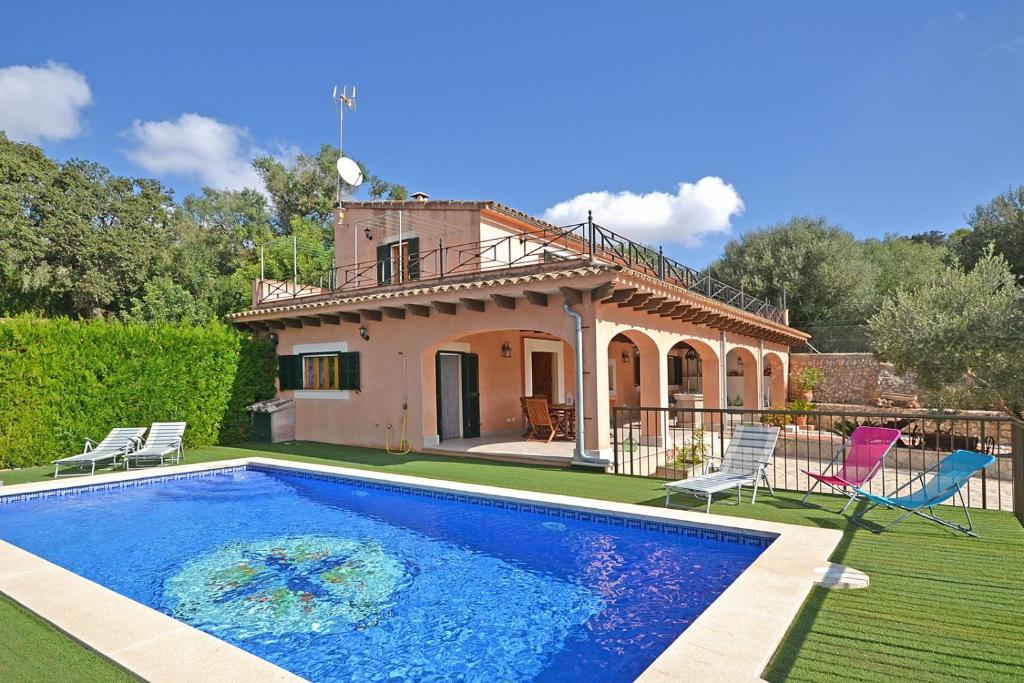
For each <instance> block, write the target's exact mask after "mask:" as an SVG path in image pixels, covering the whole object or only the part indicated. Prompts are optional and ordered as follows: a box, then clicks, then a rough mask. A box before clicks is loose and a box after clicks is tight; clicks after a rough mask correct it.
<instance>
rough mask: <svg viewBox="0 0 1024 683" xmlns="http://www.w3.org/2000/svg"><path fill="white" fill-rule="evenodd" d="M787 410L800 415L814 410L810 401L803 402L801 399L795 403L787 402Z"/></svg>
mask: <svg viewBox="0 0 1024 683" xmlns="http://www.w3.org/2000/svg"><path fill="white" fill-rule="evenodd" d="M789 409H790V410H795V411H797V412H801V413H809V412H811V411H812V410H814V404H813V403H811V402H810V401H804V400H802V399H797V400H795V401H790V402H789Z"/></svg>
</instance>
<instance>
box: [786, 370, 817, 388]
mask: <svg viewBox="0 0 1024 683" xmlns="http://www.w3.org/2000/svg"><path fill="white" fill-rule="evenodd" d="M824 381H825V373H824V372H822V370H821V368H816V367H814V366H813V365H808V366H807V367H805V368H804V369H803V370H800V371H799V372H797V373H796V374H794V375H793V376H792V377H790V378H789V382H790V384H792V385H793V388H794V389H796V390H797V391H814V390H815V389H817V388H818V387H820V386H821V383H822V382H824Z"/></svg>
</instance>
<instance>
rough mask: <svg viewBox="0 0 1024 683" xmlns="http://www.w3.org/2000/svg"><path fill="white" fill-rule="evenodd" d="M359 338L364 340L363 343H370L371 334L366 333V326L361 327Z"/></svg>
mask: <svg viewBox="0 0 1024 683" xmlns="http://www.w3.org/2000/svg"><path fill="white" fill-rule="evenodd" d="M359 336H360V337H362V338H363V341H370V333H369V332H367V331H366V325H360V326H359Z"/></svg>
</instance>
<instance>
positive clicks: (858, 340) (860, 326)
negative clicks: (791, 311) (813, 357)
mask: <svg viewBox="0 0 1024 683" xmlns="http://www.w3.org/2000/svg"><path fill="white" fill-rule="evenodd" d="M792 326H793V327H795V328H796V329H798V330H800V331H801V332H806V333H807V334H809V335H811V339H810V341H808V342H805V343H804V344H801V345H800V346H795V347H793V352H794V353H871V352H872V351H874V348H873V347H872V345H871V334H870V333H869V332H868V326H867V324H866V323H864V322H804V323H801V322H794V323H792Z"/></svg>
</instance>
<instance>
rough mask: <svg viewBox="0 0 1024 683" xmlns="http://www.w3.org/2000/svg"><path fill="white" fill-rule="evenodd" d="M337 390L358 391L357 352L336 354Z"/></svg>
mask: <svg viewBox="0 0 1024 683" xmlns="http://www.w3.org/2000/svg"><path fill="white" fill-rule="evenodd" d="M338 388H339V389H351V390H353V391H359V389H360V386H359V352H358V351H348V352H345V353H339V354H338Z"/></svg>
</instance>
